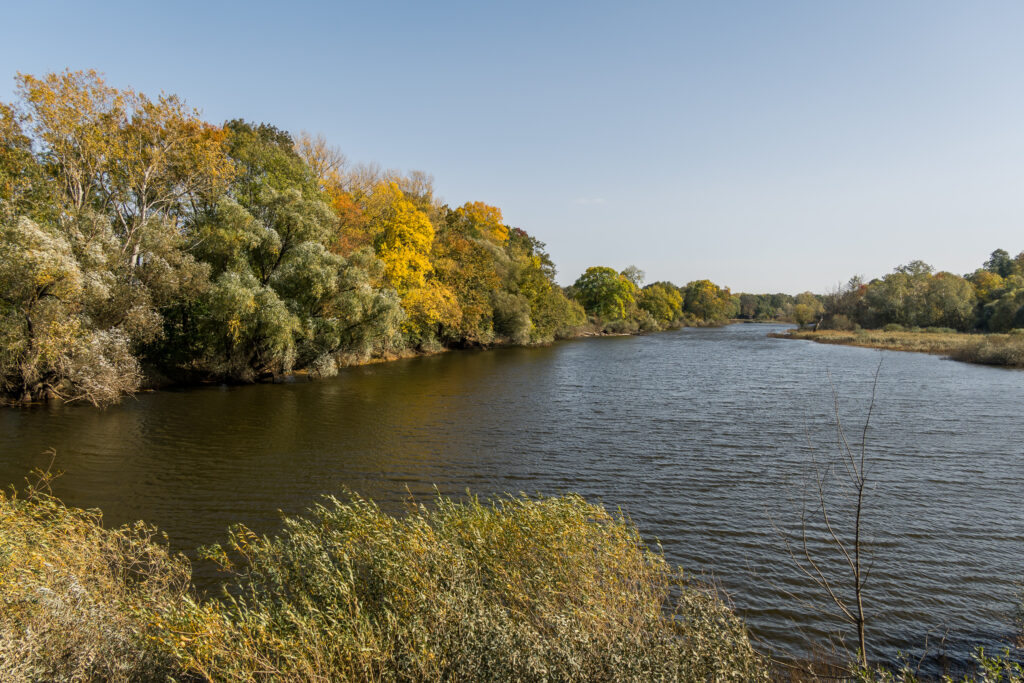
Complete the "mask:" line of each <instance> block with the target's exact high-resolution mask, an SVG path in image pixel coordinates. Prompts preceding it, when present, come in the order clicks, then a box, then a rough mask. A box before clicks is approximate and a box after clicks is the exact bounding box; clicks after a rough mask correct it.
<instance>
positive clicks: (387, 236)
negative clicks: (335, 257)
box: [366, 181, 434, 296]
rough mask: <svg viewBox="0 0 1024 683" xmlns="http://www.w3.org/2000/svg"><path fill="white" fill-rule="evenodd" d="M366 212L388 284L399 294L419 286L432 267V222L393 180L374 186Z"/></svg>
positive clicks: (423, 282) (422, 283)
mask: <svg viewBox="0 0 1024 683" xmlns="http://www.w3.org/2000/svg"><path fill="white" fill-rule="evenodd" d="M366 214H367V218H368V224H369V227H370V230H371V234H372V235H373V239H374V248H375V249H376V252H377V256H378V257H379V258H380V259H381V260H382V261H383V262H384V273H385V278H386V280H387V282H388V284H390V285H391V286H392V287H394V288H395V290H397V291H398V293H399V294H400V295H402V296H404V295H406V294H407V293H408V292H410V291H411V290H413V289H416V288H418V287H422V286H423V285H424V284H425V282H426V277H427V275H428V274H430V272H431V271H432V270H433V268H432V266H431V263H430V249H431V246H432V245H433V242H434V226H433V225H431V223H430V220H429V219H428V218H427V216H426V214H424V213H423V212H422V211H420V210H419V209H417V208H416V206H415V205H414V204H413V203H412V202H411V201H409V199H407V198H406V196H405V194H404V193H403V192H402V190H401V189H400V188H399V187H398V183H396V182H394V181H389V182H385V183H380V184H378V185H377V187H375V188H374V190H373V194H372V196H371V197H370V198H369V200H368V201H367V207H366Z"/></svg>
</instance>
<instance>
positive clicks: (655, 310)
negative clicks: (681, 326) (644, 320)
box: [640, 282, 683, 327]
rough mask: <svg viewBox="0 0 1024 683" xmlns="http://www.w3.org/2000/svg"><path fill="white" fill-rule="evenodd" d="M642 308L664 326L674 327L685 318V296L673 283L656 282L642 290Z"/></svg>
mask: <svg viewBox="0 0 1024 683" xmlns="http://www.w3.org/2000/svg"><path fill="white" fill-rule="evenodd" d="M640 308H641V309H643V310H644V311H647V313H649V314H650V315H651V317H652V318H654V320H656V321H658V322H659V323H661V324H662V325H664V326H666V327H667V326H670V325H674V324H676V323H678V322H679V321H680V320H681V319H682V316H683V294H682V292H680V291H679V288H678V287H676V286H675V285H673V284H672V283H671V282H655V283H653V284H649V285H647V286H646V287H644V288H643V289H642V290H641V292H640Z"/></svg>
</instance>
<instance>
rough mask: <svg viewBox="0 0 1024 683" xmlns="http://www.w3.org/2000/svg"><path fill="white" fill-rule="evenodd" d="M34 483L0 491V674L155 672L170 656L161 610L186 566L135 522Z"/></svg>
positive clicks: (179, 591) (183, 583) (161, 673)
mask: <svg viewBox="0 0 1024 683" xmlns="http://www.w3.org/2000/svg"><path fill="white" fill-rule="evenodd" d="M45 483H46V479H45V478H43V479H42V485H37V486H34V487H30V488H29V490H28V492H27V494H26V496H25V497H19V496H17V495H16V494H14V493H0V586H2V587H3V588H2V602H0V680H5V681H7V680H14V681H38V680H48V681H49V680H55V681H56V680H75V681H80V680H105V681H130V680H131V681H136V680H160V679H164V678H166V677H167V676H169V675H170V674H172V673H173V672H174V671H175V668H176V664H175V658H174V657H173V656H172V655H171V654H170V653H168V652H167V651H166V650H165V649H164V648H163V647H162V646H161V645H160V641H159V639H160V637H161V635H160V634H162V633H163V632H164V631H163V628H162V626H161V623H162V618H161V614H162V613H163V612H164V611H166V610H167V609H168V608H170V607H174V606H176V605H178V604H179V603H180V602H181V601H182V599H183V598H184V597H185V595H186V591H187V589H188V585H189V578H190V570H189V566H188V562H187V561H186V560H185V559H184V558H183V557H173V556H171V555H170V554H169V553H168V552H167V549H166V547H165V546H164V545H163V544H162V543H159V542H157V537H156V531H155V530H154V529H153V528H152V527H149V526H146V525H145V524H142V523H141V522H140V523H137V524H134V525H131V526H125V527H120V528H118V529H105V528H103V525H102V517H101V515H100V513H99V512H96V511H88V510H77V509H74V508H68V507H65V506H64V505H62V504H61V503H60V502H59V501H57V500H56V499H54V498H52V497H51V496H49V495H48V494H47V493H45Z"/></svg>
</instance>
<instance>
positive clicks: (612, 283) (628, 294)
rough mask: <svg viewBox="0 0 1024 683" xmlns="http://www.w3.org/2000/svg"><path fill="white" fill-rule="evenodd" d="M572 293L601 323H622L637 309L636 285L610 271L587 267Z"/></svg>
mask: <svg viewBox="0 0 1024 683" xmlns="http://www.w3.org/2000/svg"><path fill="white" fill-rule="evenodd" d="M572 292H573V297H574V298H575V299H576V300H577V301H579V302H580V304H581V305H582V306H583V309H584V310H585V311H586V312H587V314H588V315H592V316H594V317H596V318H599V319H600V320H603V321H608V322H610V321H613V320H625V319H627V318H629V317H631V316H632V315H633V313H634V311H635V308H636V294H637V288H636V285H635V284H633V283H632V282H631V281H630V280H629V279H628V278H626V277H625V276H623V275H620V274H619V273H618V272H616V271H615V269H613V268H608V267H605V266H591V267H590V268H587V270H586V271H585V272H584V273H583V274H582V275H580V276H579V278H577V279H576V282H574V283H573V285H572Z"/></svg>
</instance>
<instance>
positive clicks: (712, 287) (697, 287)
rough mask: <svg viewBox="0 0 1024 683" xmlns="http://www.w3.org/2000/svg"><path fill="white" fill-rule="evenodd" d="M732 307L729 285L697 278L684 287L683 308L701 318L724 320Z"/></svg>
mask: <svg viewBox="0 0 1024 683" xmlns="http://www.w3.org/2000/svg"><path fill="white" fill-rule="evenodd" d="M731 309H732V294H731V293H730V292H729V288H728V287H725V288H723V287H719V286H718V285H716V284H715V283H714V282H711V280H695V281H693V282H690V283H688V284H687V285H686V287H685V288H684V289H683V310H685V311H686V312H687V313H689V314H691V315H693V316H694V317H696V318H698V319H700V320H708V321H717V320H724V319H726V318H728V317H729V314H730V312H731Z"/></svg>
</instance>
